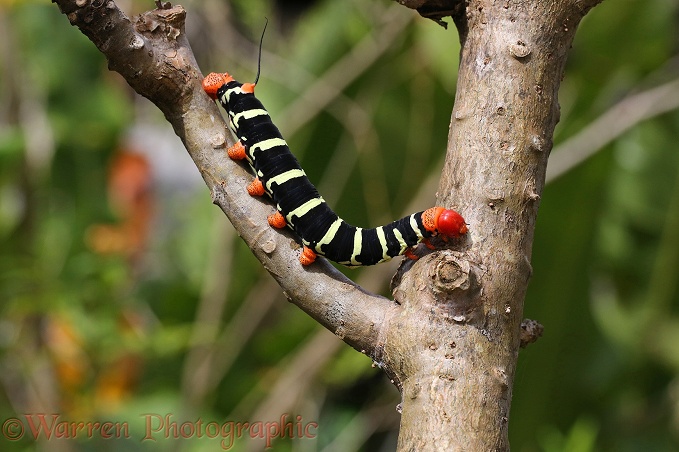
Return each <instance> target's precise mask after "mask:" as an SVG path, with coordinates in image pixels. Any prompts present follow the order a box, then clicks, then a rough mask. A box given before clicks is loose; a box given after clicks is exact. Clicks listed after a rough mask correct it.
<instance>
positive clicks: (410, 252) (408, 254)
mask: <svg viewBox="0 0 679 452" xmlns="http://www.w3.org/2000/svg"><path fill="white" fill-rule="evenodd" d="M403 255H404V256H405V257H407V258H408V259H412V260H414V261H416V260H418V259H419V257H418V256H417V255H415V253H413V249H412V248H408V249H407V250H406V252H405V253H403Z"/></svg>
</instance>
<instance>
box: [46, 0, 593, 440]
mask: <svg viewBox="0 0 679 452" xmlns="http://www.w3.org/2000/svg"><path fill="white" fill-rule="evenodd" d="M53 1H54V2H55V3H57V4H58V5H59V7H60V9H61V11H62V12H63V13H64V14H66V15H67V17H68V19H69V20H70V22H71V24H73V25H75V26H77V27H78V28H79V29H80V30H81V31H82V32H83V33H84V34H85V35H87V36H88V37H89V38H90V39H91V40H92V41H93V42H94V44H95V45H97V47H98V48H99V49H100V50H101V51H102V52H103V53H104V55H106V57H107V59H108V61H109V67H110V68H111V69H112V70H115V71H117V72H119V73H120V74H121V75H122V76H123V77H124V78H125V79H126V80H127V81H128V83H129V84H130V85H131V86H132V87H133V88H134V89H135V90H136V91H137V92H138V93H140V94H141V95H143V96H145V97H147V98H148V99H150V100H151V101H152V102H153V103H154V104H156V105H157V106H158V108H160V110H161V111H163V113H164V114H165V117H166V118H167V120H168V121H169V122H170V123H171V124H172V126H173V128H174V130H175V133H176V134H177V136H179V137H180V138H181V139H182V141H183V142H184V145H185V146H186V148H187V150H188V152H189V154H190V155H191V157H192V158H193V160H194V162H195V163H196V165H197V167H198V169H199V170H200V172H201V174H202V175H203V178H204V180H205V182H206V184H207V185H208V187H209V188H210V190H211V193H212V199H213V202H214V203H215V204H217V205H219V207H220V208H221V209H222V210H223V211H224V213H225V214H226V215H227V217H228V218H229V220H230V221H231V222H232V223H233V225H234V227H235V228H236V230H237V231H238V232H239V234H240V235H241V237H242V238H243V240H245V242H246V243H247V244H248V246H250V248H251V249H252V251H253V253H254V254H255V256H256V257H257V259H259V260H260V261H261V262H262V264H263V265H264V266H265V268H266V269H267V270H268V271H269V272H270V273H271V275H272V276H273V277H274V278H275V279H276V281H277V282H278V284H279V285H280V286H281V288H282V289H283V291H284V292H285V294H286V296H287V297H288V299H289V300H290V301H292V302H293V303H295V304H296V305H297V306H299V307H300V308H301V309H303V310H304V311H305V312H307V313H308V314H309V315H311V316H312V317H313V318H315V319H316V320H317V321H318V322H320V323H321V324H322V325H323V326H325V327H326V328H328V329H329V330H330V331H333V332H334V333H335V334H336V335H337V336H339V337H340V338H342V339H343V340H344V341H345V342H347V343H348V344H350V345H352V346H353V347H354V348H356V349H357V350H360V351H361V352H363V353H367V354H368V355H370V356H371V357H372V358H373V360H375V362H376V363H378V365H379V366H380V367H381V368H382V369H384V371H385V372H386V373H387V375H388V376H389V377H390V378H391V380H392V381H393V382H394V384H395V385H396V386H397V387H398V388H399V390H400V391H401V393H402V397H403V402H402V405H401V409H402V420H401V432H400V436H399V450H408V451H409V450H418V451H420V450H508V449H509V444H508V438H507V422H508V417H509V405H510V401H511V395H512V394H511V393H512V383H513V378H514V371H515V366H516V360H517V355H518V350H519V346H520V344H521V343H522V342H523V343H524V344H525V343H527V342H530V339H531V338H532V339H534V338H535V337H536V334H537V333H533V335H532V337H531V336H530V334H529V338H528V339H526V331H527V328H528V327H527V326H526V325H527V324H524V328H523V329H522V325H521V318H522V317H521V316H522V311H523V299H524V295H525V291H526V288H527V284H528V279H529V277H530V273H531V268H530V255H531V245H532V241H533V230H534V226H535V219H536V215H537V209H538V204H539V200H540V194H541V192H542V188H543V185H544V177H545V168H546V163H547V156H548V154H549V151H550V149H551V140H552V133H553V130H554V126H555V124H556V122H557V120H558V103H557V92H558V87H559V82H560V80H561V77H562V74H563V68H564V65H565V61H566V55H567V51H568V49H569V47H570V44H571V42H572V39H573V36H574V33H575V29H576V27H577V25H578V24H579V22H580V20H581V19H582V17H583V16H584V15H585V13H586V12H587V11H588V10H589V9H590V8H591V7H593V6H594V5H595V4H597V3H598V2H599V1H600V0H532V1H527V0H526V1H520V0H514V1H510V0H503V1H492V0H486V1H479V0H473V1H468V2H467V3H466V9H465V8H462V9H460V6H459V5H460V4H461V3H460V2H456V1H451V2H441V1H440V0H438V3H440V4H446V3H449V4H452V5H453V6H454V8H453V9H454V11H453V12H452V13H451V14H453V19H454V21H455V23H456V25H457V27H458V30H459V31H460V36H461V40H462V43H463V46H462V53H461V63H460V70H459V81H458V90H457V97H456V101H455V109H454V112H453V117H452V120H451V128H450V135H449V144H448V153H447V157H446V163H445V166H444V169H443V175H442V177H441V182H440V185H439V192H438V201H439V204H440V205H443V206H446V207H455V208H457V209H458V210H459V211H460V212H462V213H463V215H464V216H465V218H466V220H467V222H468V223H469V224H470V231H471V232H470V234H469V237H468V238H467V240H466V241H465V242H464V243H461V244H456V246H454V247H453V248H454V249H450V250H444V251H440V252H435V253H431V254H428V255H426V256H424V257H423V258H422V259H420V260H419V261H417V262H414V263H413V262H406V263H405V264H404V265H402V267H401V268H400V269H399V272H398V274H397V275H396V277H395V279H394V283H393V288H394V298H395V301H391V300H388V299H386V298H383V297H379V296H376V295H373V294H370V293H367V292H366V291H365V290H363V289H362V288H360V287H359V286H357V285H355V284H354V283H352V282H351V281H349V280H348V279H347V278H345V277H344V276H343V275H341V274H340V273H339V272H337V271H335V270H334V268H333V267H332V266H330V265H329V264H327V262H325V261H324V260H323V259H319V261H318V263H316V264H314V265H313V266H311V267H309V268H302V267H301V266H300V265H299V263H298V260H297V256H298V252H299V251H298V249H297V248H298V245H297V242H296V241H295V240H294V239H293V237H291V236H290V235H289V234H286V233H282V232H280V231H274V230H272V229H270V228H269V227H268V225H267V222H266V220H265V218H266V215H267V214H269V213H271V211H272V207H271V206H270V205H269V204H266V203H265V202H263V201H261V200H258V199H253V198H250V197H249V196H247V194H246V193H245V190H244V187H245V186H246V185H247V182H248V181H249V180H250V179H251V176H250V175H248V174H247V172H246V171H245V170H244V169H243V167H241V166H239V165H238V164H236V163H234V162H232V161H230V160H229V159H228V158H227V157H226V153H225V147H226V146H227V145H230V144H232V143H233V141H232V140H233V139H232V137H231V135H230V134H229V133H228V132H227V129H226V125H225V123H224V122H223V121H222V119H221V116H220V113H219V111H218V110H217V107H216V105H215V103H214V102H212V101H210V99H209V98H208V97H207V96H206V95H205V94H204V93H203V91H202V89H201V86H200V82H201V80H202V75H201V72H200V70H199V69H198V67H197V64H196V62H195V60H194V58H193V54H192V52H191V48H190V46H189V43H188V42H187V40H186V36H185V34H184V28H183V27H184V19H185V15H186V13H185V11H184V10H183V8H181V7H180V6H174V7H173V6H171V5H169V4H163V3H160V2H157V5H158V9H156V10H154V11H149V12H147V13H144V14H142V15H141V16H139V17H138V18H136V19H134V20H130V19H128V18H127V17H126V16H125V15H124V14H123V13H122V12H121V11H120V10H119V9H118V8H117V6H116V5H115V3H114V2H113V1H112V0H110V1H104V0H53ZM410 3H412V4H413V5H415V6H416V7H418V8H423V7H424V8H426V7H427V3H432V2H427V1H426V0H418V1H414V2H410ZM441 17H442V16H441ZM439 18H440V17H439ZM210 69H213V70H224V69H225V68H210ZM531 328H533V329H534V328H535V326H534V325H533V326H532V327H531ZM538 330H539V328H538ZM522 331H523V339H522Z"/></svg>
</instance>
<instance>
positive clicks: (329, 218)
mask: <svg viewBox="0 0 679 452" xmlns="http://www.w3.org/2000/svg"><path fill="white" fill-rule="evenodd" d="M203 89H204V90H205V92H206V93H207V94H208V95H209V96H210V97H211V98H212V99H214V100H218V101H219V102H220V103H221V104H222V106H223V107H224V109H225V110H226V111H227V113H228V117H229V123H230V124H229V125H230V128H231V129H232V131H233V132H234V134H235V135H236V137H237V138H238V142H237V143H236V144H235V145H234V146H232V147H230V148H229V149H228V150H227V152H228V155H229V157H230V158H232V159H234V160H241V159H245V160H247V162H248V163H249V165H250V167H251V168H252V170H253V171H254V173H255V175H256V178H255V180H254V181H253V182H252V183H251V184H250V185H249V186H248V187H247V191H248V193H250V195H252V196H261V195H263V194H265V193H266V194H267V195H269V196H270V197H271V199H272V200H273V202H274V203H275V204H276V213H274V214H272V215H270V216H269V217H268V222H269V224H270V225H271V226H273V227H276V228H284V227H285V226H288V227H289V228H290V229H292V230H293V231H294V232H295V233H296V234H297V236H299V238H300V239H301V240H302V243H303V245H304V247H303V250H302V254H301V256H300V262H301V263H302V264H303V265H309V264H311V263H312V262H313V261H314V260H315V259H316V255H317V254H320V255H323V256H325V257H326V258H328V259H330V260H333V261H335V262H338V263H340V264H343V265H346V266H349V267H354V266H361V265H373V264H377V263H380V262H384V261H387V260H390V259H391V258H393V257H396V256H399V255H403V254H405V255H406V256H408V257H410V258H413V259H415V258H416V257H415V255H414V254H413V253H412V250H411V247H414V246H416V245H417V244H418V243H420V242H424V243H425V244H426V245H427V246H428V247H430V248H431V245H430V244H429V242H428V239H429V238H431V237H433V236H436V235H438V236H440V237H442V238H443V239H444V240H446V239H447V238H458V237H461V236H463V235H464V234H466V233H467V225H466V223H465V221H464V219H463V218H462V216H461V215H460V214H459V213H457V212H455V211H454V210H449V209H444V208H443V207H432V208H430V209H427V210H424V211H421V212H417V213H414V214H412V215H408V216H407V217H404V218H401V219H400V220H396V221H394V222H392V223H389V224H387V225H384V226H379V227H376V228H371V229H363V228H360V227H356V226H352V225H350V224H348V223H347V222H345V221H344V220H342V219H341V218H340V217H339V216H338V215H337V214H336V213H335V212H333V210H332V209H331V208H330V207H329V206H328V204H327V203H326V202H325V200H324V199H323V198H322V197H321V196H320V194H319V193H318V190H316V187H314V185H313V184H312V183H311V182H310V181H309V179H308V178H307V176H306V174H305V173H304V170H303V169H302V167H301V166H300V164H299V162H298V161H297V159H296V158H295V156H294V155H293V154H292V153H291V152H290V149H289V148H288V145H287V143H286V142H285V140H284V139H283V137H282V136H281V133H280V131H279V130H278V128H277V127H276V126H275V125H274V124H273V122H272V121H271V118H270V116H269V113H268V112H267V111H266V109H265V108H264V106H263V105H262V103H261V102H260V101H259V100H258V99H257V98H256V97H255V95H254V90H255V84H254V83H240V82H237V81H236V80H234V78H233V77H232V76H230V75H229V74H227V73H211V74H209V75H208V76H207V77H205V79H204V80H203Z"/></svg>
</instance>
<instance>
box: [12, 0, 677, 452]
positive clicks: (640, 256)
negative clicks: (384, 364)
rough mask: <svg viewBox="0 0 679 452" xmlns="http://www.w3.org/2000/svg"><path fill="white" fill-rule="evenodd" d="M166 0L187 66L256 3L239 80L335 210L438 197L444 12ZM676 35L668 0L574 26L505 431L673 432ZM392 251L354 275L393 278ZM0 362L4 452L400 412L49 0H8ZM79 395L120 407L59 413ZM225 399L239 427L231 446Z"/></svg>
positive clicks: (78, 401) (334, 443)
mask: <svg viewBox="0 0 679 452" xmlns="http://www.w3.org/2000/svg"><path fill="white" fill-rule="evenodd" d="M116 3H117V4H118V5H119V6H120V7H121V8H122V9H123V10H124V11H126V12H127V13H128V14H129V15H130V16H132V15H134V14H138V13H140V12H142V11H145V10H147V9H151V8H153V6H154V5H153V2H152V1H151V0H146V1H141V0H126V1H118V2H116ZM182 5H183V6H184V7H185V8H186V9H187V11H188V18H187V30H186V32H187V34H188V36H189V40H190V42H191V45H192V47H193V50H194V52H195V54H196V57H197V59H198V61H199V63H200V64H201V67H202V68H203V72H204V73H208V72H211V71H225V70H228V71H229V72H230V73H232V74H234V76H235V77H236V78H237V79H239V80H241V81H249V80H253V78H254V75H255V72H256V69H257V61H256V56H257V42H258V39H259V34H260V32H261V30H262V27H263V24H264V17H268V18H269V19H270V23H269V28H268V31H267V35H266V37H265V40H264V55H263V59H262V77H261V79H260V82H259V84H258V88H257V93H258V96H259V97H260V98H261V99H262V100H263V102H264V104H265V105H266V106H267V108H268V109H269V110H270V112H271V115H272V117H273V118H274V120H275V121H276V122H277V124H278V125H279V127H280V128H281V130H282V132H283V134H284V135H285V136H286V138H287V139H288V142H289V143H290V145H291V148H292V149H293V152H295V154H296V155H298V156H299V157H300V159H301V160H302V163H303V165H304V167H305V169H306V171H307V173H308V174H309V176H310V178H311V179H312V180H313V181H315V182H316V183H317V185H318V187H319V189H320V191H321V193H323V195H324V197H325V199H326V200H328V201H329V202H330V204H331V205H333V206H334V207H335V208H336V210H337V211H338V212H339V213H340V214H341V215H342V216H343V217H345V218H346V219H347V220H349V221H351V222H353V223H358V224H364V225H368V224H371V225H376V224H381V223H383V222H386V221H390V220H392V219H393V218H396V217H398V216H399V215H401V214H405V213H409V212H410V211H412V210H415V209H417V208H425V207H428V206H429V205H431V203H432V201H433V196H434V195H433V193H434V191H435V187H436V183H437V179H438V176H437V174H438V173H439V171H440V168H441V165H442V158H443V153H444V150H445V145H446V139H447V132H448V125H449V122H450V114H451V109H452V104H453V99H454V92H455V80H456V72H457V56H458V52H459V44H458V37H457V34H456V31H455V29H454V27H449V29H448V30H444V29H443V28H442V27H439V26H438V25H436V24H435V23H433V22H431V21H428V20H425V19H422V18H420V17H419V16H417V14H416V13H414V12H413V11H411V10H408V9H406V8H403V7H400V6H399V5H398V4H396V3H395V2H392V1H387V0H375V1H369V2H367V1H365V0H342V1H338V0H316V1H313V0H308V1H302V0H297V1H292V0H286V1H284V0H278V1H274V0H232V1H224V0H200V1H199V0H186V1H184V2H182ZM678 44H679V5H678V4H677V2H676V1H675V0H643V1H642V0H625V1H612V0H606V1H604V2H603V3H602V4H601V5H600V6H598V7H597V8H595V9H594V10H593V11H592V12H591V13H590V14H589V15H588V16H587V17H586V18H585V20H584V21H583V23H582V24H581V26H580V29H579V31H578V34H577V38H576V40H575V43H574V45H573V49H572V52H571V56H570V59H569V63H568V67H567V71H566V75H565V78H564V81H563V85H562V90H561V94H560V102H561V122H560V124H559V125H558V127H557V131H556V136H555V150H554V152H553V154H552V161H551V162H550V165H552V164H553V165H554V166H552V167H551V168H550V171H553V174H557V173H558V174H559V175H560V177H558V178H553V180H550V182H549V184H548V186H547V188H546V190H545V192H544V195H543V197H542V204H541V209H540V215H539V220H538V226H537V232H536V239H535V244H534V247H533V250H534V255H533V267H534V275H533V279H532V281H531V283H530V287H529V293H528V297H527V299H526V308H525V316H526V317H528V318H531V319H535V320H538V321H540V322H541V323H542V324H543V325H544V327H545V333H544V337H542V338H541V339H540V340H539V341H538V342H537V343H535V344H533V345H531V346H529V347H528V348H527V349H525V350H523V351H522V352H521V354H520V359H519V365H518V370H517V376H516V385H515V387H514V402H513V407H512V412H511V418H510V437H511V443H512V448H513V450H516V451H520V452H532V451H548V452H555V451H594V450H597V451H599V450H602V451H641V450H643V451H648V450H653V451H672V450H679V302H678V301H679V296H678V294H677V281H678V280H679V179H678V178H677V174H678V173H679V111H677V109H676V107H677V104H679V100H677V98H679V88H677V83H676V80H677V79H679V59H678V58H677V55H679V45H678ZM673 81H674V84H671V83H672V82H673ZM668 83H669V84H668ZM658 86H665V87H667V90H666V92H665V94H664V95H663V96H661V99H662V101H651V102H648V99H649V97H648V96H647V93H650V92H652V90H653V89H654V88H656V87H658ZM631 96H632V97H631ZM626 98H627V99H631V100H630V101H629V102H627V103H626V104H625V108H620V107H619V105H620V104H619V102H620V101H622V100H623V99H626ZM644 100H646V103H644ZM612 112H613V113H615V114H617V116H614V121H613V122H612V123H611V122H608V123H606V122H594V121H595V120H596V119H597V118H598V117H600V116H601V115H604V114H609V113H612ZM640 112H641V113H644V114H645V115H646V116H647V117H649V118H650V119H644V120H639V119H635V118H636V115H638V114H639V113H640ZM611 124H613V125H611ZM588 126H591V127H594V129H593V133H592V132H590V135H587V136H589V137H592V136H593V137H597V138H599V139H601V138H602V137H607V138H603V139H601V140H600V141H601V142H599V143H597V142H596V140H591V139H590V140H589V141H588V140H582V141H580V142H578V146H576V147H577V149H578V151H583V150H584V151H586V150H587V148H588V147H589V148H591V149H590V151H591V152H592V153H593V156H592V157H590V158H589V159H586V160H584V161H583V162H581V163H580V164H576V163H579V162H578V158H577V153H576V152H573V151H572V148H566V147H561V148H560V145H561V144H562V143H564V146H565V143H566V142H567V140H568V139H571V138H573V137H582V136H583V135H582V133H583V130H585V128H586V127H588ZM618 129H619V130H618ZM609 135H610V136H609ZM561 150H563V151H564V152H563V153H562V154H559V152H560V151H561ZM394 265H396V264H385V265H381V266H378V267H375V268H370V269H364V270H354V271H350V272H349V275H350V276H351V277H352V279H354V280H356V281H357V282H359V283H361V284H362V285H364V286H365V287H366V288H368V289H370V290H373V291H378V292H381V293H384V294H387V293H388V289H387V288H388V283H389V278H390V276H391V275H392V274H393V271H394V268H395V267H394ZM0 388H1V390H0V422H2V423H3V424H2V432H1V433H0V450H3V451H5V450H7V451H32V450H50V451H52V450H57V451H71V450H72V451H80V450H112V451H118V450H139V451H146V450H177V451H202V450H220V449H222V448H227V447H231V450H238V451H241V450H243V451H247V450H262V449H263V448H264V447H266V442H265V441H264V440H262V439H261V438H256V439H251V438H250V435H251V434H253V432H255V433H254V436H261V435H259V433H258V431H257V428H259V427H261V426H262V425H263V424H257V423H256V421H261V422H266V421H268V420H276V419H279V418H280V417H281V416H282V415H285V416H287V418H286V420H285V422H291V423H293V424H294V425H293V427H294V428H295V429H296V428H297V427H300V426H301V427H302V428H308V429H307V433H308V434H302V435H301V436H302V438H297V439H292V440H291V439H289V438H283V439H276V440H275V441H274V442H273V444H272V445H273V450H282V451H317V450H318V451H353V450H364V451H368V450H370V451H379V450H383V451H390V450H394V448H395V444H396V438H397V428H398V420H399V419H398V414H397V412H396V409H395V407H396V405H397V404H398V403H399V396H398V393H397V391H396V389H395V388H393V387H392V386H391V385H390V384H389V383H388V381H387V379H386V378H385V377H384V376H383V375H382V374H381V372H380V371H379V370H378V369H376V368H373V367H372V366H371V362H370V359H369V358H367V357H365V356H363V355H361V354H359V353H356V352H355V351H354V350H353V349H351V348H349V347H348V346H346V345H344V344H343V343H342V342H341V341H339V339H337V338H336V337H334V336H333V335H332V334H330V333H328V332H326V331H324V330H322V329H320V328H319V327H318V326H317V325H316V324H315V323H314V321H312V320H311V319H310V318H307V317H306V315H305V314H303V313H302V312H301V311H299V310H298V309H297V308H295V307H294V306H293V305H291V304H289V303H287V302H285V298H284V297H283V295H282V293H281V290H280V289H279V288H278V287H277V286H276V284H275V283H273V280H272V279H271V278H270V277H269V275H268V274H267V273H266V272H264V271H263V270H262V268H261V267H260V265H259V264H258V263H257V262H256V261H255V259H254V258H253V257H252V255H251V254H250V252H249V250H248V249H247V248H246V247H245V246H244V245H243V244H242V243H241V241H240V240H239V239H238V237H237V235H236V234H235V233H234V231H233V229H232V227H231V226H230V224H228V222H227V220H226V219H225V217H224V216H223V215H222V214H221V213H220V212H219V210H218V209H217V208H215V207H214V206H213V205H212V204H211V202H210V197H209V193H208V190H207V188H206V187H205V186H204V184H203V183H202V181H201V180H200V177H199V175H198V171H197V170H196V169H195V167H194V166H193V164H192V162H191V161H190V160H189V159H188V156H187V155H186V152H185V151H184V150H183V148H182V147H181V143H180V141H179V139H178V138H177V137H176V136H174V134H173V133H172V130H171V129H170V127H169V126H168V125H167V124H166V123H165V121H164V119H163V117H162V114H160V112H159V111H157V110H156V109H155V107H153V106H152V105H150V103H149V102H148V101H146V100H145V99H142V98H139V97H138V96H136V95H135V94H134V93H133V92H132V91H131V89H130V88H129V87H128V86H127V85H126V84H125V83H124V81H122V79H121V78H120V77H119V76H118V75H117V74H114V73H111V72H109V71H108V70H107V67H106V61H105V59H104V58H103V56H102V55H101V54H99V53H98V51H97V50H96V49H95V47H94V46H93V45H92V44H91V43H90V42H89V41H88V40H87V39H86V38H85V37H84V36H83V35H81V33H80V32H79V31H78V30H77V29H75V28H73V27H71V26H70V25H69V23H68V20H67V19H66V17H64V16H63V15H61V14H60V13H59V11H58V8H57V6H56V5H53V4H51V3H49V2H48V1H47V0H41V1H38V0H15V1H10V0H0ZM39 413H46V414H47V415H48V416H47V417H45V418H43V422H44V424H43V425H42V427H41V426H40V418H39V416H38V414H39ZM27 414H28V415H29V418H30V420H29V419H28V418H26V417H25V415H27ZM52 414H56V415H58V416H57V417H56V418H54V417H52V416H51V415H52ZM165 416H168V417H167V418H165ZM298 416H300V417H299V418H298ZM14 418H17V419H19V420H20V421H21V424H20V425H17V424H16V423H15V421H14ZM161 419H162V421H163V422H164V423H165V425H164V426H163V427H161V425H160V422H161ZM30 421H32V422H33V423H34V424H35V425H32V426H33V427H34V428H41V429H42V430H40V432H39V434H38V436H40V439H39V440H37V441H36V440H34V439H33V438H32V436H33V435H34V433H33V432H32V431H31V422H30ZM96 421H101V422H103V421H110V422H114V423H115V422H118V423H119V424H117V425H118V426H120V427H121V428H127V430H121V431H120V432H119V434H117V435H113V436H114V438H108V439H106V438H103V437H102V436H103V435H102V434H101V430H96V431H95V432H93V433H91V434H90V433H87V432H86V430H78V431H77V432H76V433H77V434H76V435H75V436H76V438H70V439H69V438H61V439H59V438H57V437H59V436H69V432H70V431H71V429H72V428H75V427H74V425H75V424H66V423H67V422H74V423H77V422H83V423H86V422H90V423H94V422H96ZM147 421H148V422H150V423H151V427H150V428H152V429H156V430H157V431H154V432H153V433H152V434H151V435H149V430H147V426H146V422H147ZM64 422H66V423H64ZM173 422H174V424H173ZM185 422H186V424H184V425H182V424H183V423H185ZM229 422H234V423H235V422H240V423H244V422H254V425H253V426H251V427H249V428H248V430H244V431H242V432H241V435H240V436H242V438H240V439H235V440H234V442H233V444H231V443H230V440H231V439H233V438H234V437H235V436H238V435H237V434H236V433H235V431H231V433H229V430H228V429H229V427H231V426H232V425H231V424H229ZM57 424H58V425H57ZM207 424H211V426H210V427H209V428H208V427H206V426H207ZM316 424H317V425H318V427H315V425H316ZM258 425H259V427H258ZM59 426H60V427H59ZM173 426H174V427H173ZM22 428H23V436H22V437H21V438H15V437H16V436H21V429H22ZM83 428H85V427H83ZM173 428H174V430H173ZM60 429H61V430H60ZM210 429H212V430H210ZM217 429H218V430H219V431H218V430H217ZM48 431H49V432H51V433H52V436H51V438H50V439H46V436H47V432H48ZM59 432H61V433H59ZM199 432H201V433H202V434H199ZM295 432H297V430H295ZM260 433H261V432H260ZM182 436H184V437H186V438H182ZM199 436H200V437H199ZM208 436H216V437H215V438H209V437H208ZM285 436H290V435H285ZM292 436H300V435H298V434H294V435H292ZM309 436H313V438H310V437H309ZM116 437H117V438H116ZM144 438H146V439H144ZM222 440H224V442H223V443H222Z"/></svg>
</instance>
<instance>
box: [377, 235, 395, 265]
mask: <svg viewBox="0 0 679 452" xmlns="http://www.w3.org/2000/svg"><path fill="white" fill-rule="evenodd" d="M376 232H377V240H379V241H380V246H381V247H382V260H381V261H380V262H384V261H388V260H390V259H391V257H390V256H389V255H388V254H387V252H388V251H389V249H388V248H387V237H386V236H385V235H384V228H383V227H382V226H380V227H379V228H376Z"/></svg>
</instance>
